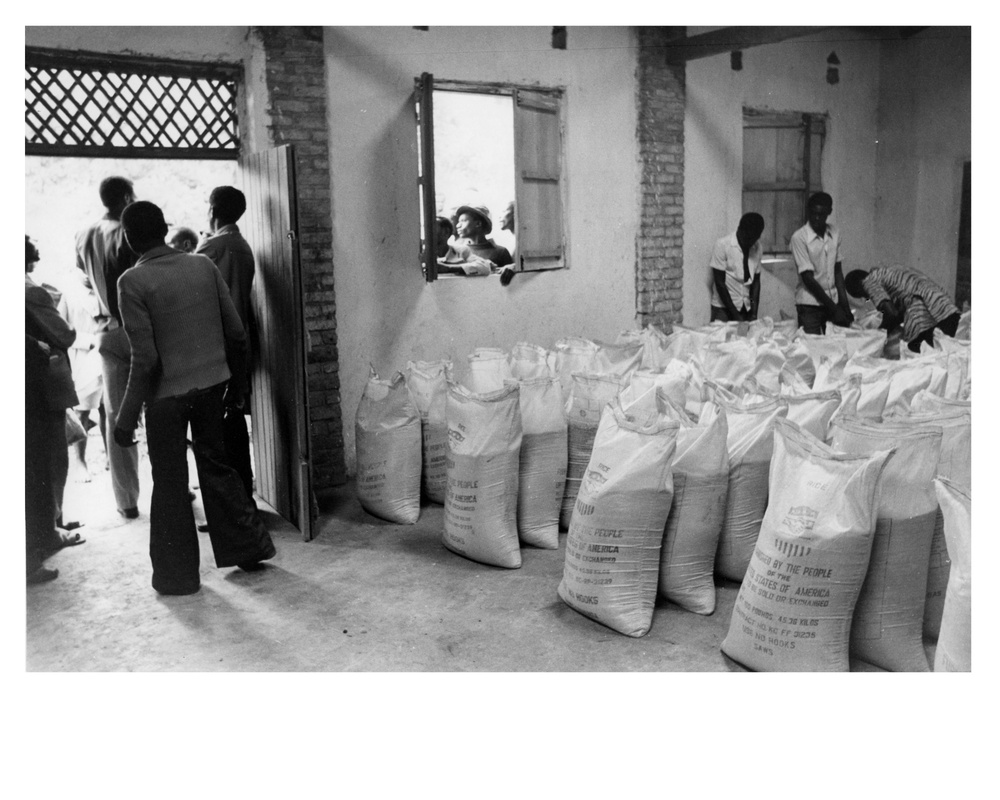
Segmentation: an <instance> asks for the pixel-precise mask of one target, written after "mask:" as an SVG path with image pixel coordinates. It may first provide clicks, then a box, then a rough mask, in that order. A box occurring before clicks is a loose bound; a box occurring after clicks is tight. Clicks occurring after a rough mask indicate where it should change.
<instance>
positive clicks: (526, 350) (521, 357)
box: [510, 342, 553, 381]
mask: <svg viewBox="0 0 1000 800" xmlns="http://www.w3.org/2000/svg"><path fill="white" fill-rule="evenodd" d="M548 359H549V351H548V350H546V349H545V348H544V347H539V346H538V345H537V344H530V343H529V342H518V343H517V344H516V345H514V348H513V349H512V350H511V351H510V372H511V375H512V376H513V377H514V380H517V381H528V380H531V379H532V378H549V377H552V375H553V372H552V368H551V367H550V366H549V360H548Z"/></svg>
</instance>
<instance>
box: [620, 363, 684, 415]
mask: <svg viewBox="0 0 1000 800" xmlns="http://www.w3.org/2000/svg"><path fill="white" fill-rule="evenodd" d="M692 377H693V370H692V368H691V366H690V365H689V364H685V363H684V362H683V361H678V360H677V359H671V360H670V361H668V362H667V364H666V366H664V367H657V368H651V369H646V368H643V369H637V370H636V371H635V372H633V373H632V374H631V375H630V376H629V383H628V386H629V387H631V390H632V393H633V395H634V396H635V397H641V396H642V395H644V394H646V392H648V391H649V390H650V389H659V390H660V391H661V392H662V393H663V394H664V395H666V396H667V397H669V398H670V399H671V401H672V402H674V403H675V404H677V405H679V406H682V407H685V406H686V405H687V401H688V390H689V388H690V387H691V385H692ZM698 400H699V405H701V402H702V400H701V397H700V396H699V398H698Z"/></svg>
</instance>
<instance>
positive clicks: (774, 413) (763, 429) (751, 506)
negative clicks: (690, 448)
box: [715, 397, 788, 581]
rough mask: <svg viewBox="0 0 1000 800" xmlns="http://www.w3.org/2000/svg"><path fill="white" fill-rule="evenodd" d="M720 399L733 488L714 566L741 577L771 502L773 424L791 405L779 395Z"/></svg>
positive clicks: (721, 572)
mask: <svg viewBox="0 0 1000 800" xmlns="http://www.w3.org/2000/svg"><path fill="white" fill-rule="evenodd" d="M716 402H717V403H718V404H719V405H720V406H722V409H723V411H724V412H725V415H726V423H727V425H728V431H727V437H726V449H727V451H728V453H729V489H728V493H727V498H726V513H725V517H724V519H723V523H722V531H721V533H720V535H719V549H718V551H717V553H716V558H715V571H716V572H717V573H718V574H719V575H721V576H722V577H724V578H728V579H729V580H733V581H741V580H743V576H744V575H745V574H746V569H747V565H748V564H749V563H750V557H751V555H752V554H753V549H754V545H755V544H756V542H757V535H758V534H759V533H760V525H761V520H762V519H763V518H764V510H765V508H766V507H767V487H768V469H769V467H770V463H771V452H772V449H773V444H774V423H775V421H776V420H777V419H779V418H783V417H785V416H787V414H788V405H787V404H786V403H785V402H784V401H783V399H781V398H771V399H769V400H765V401H763V402H758V403H754V402H744V401H742V400H735V401H734V400H732V399H724V398H721V397H717V400H716Z"/></svg>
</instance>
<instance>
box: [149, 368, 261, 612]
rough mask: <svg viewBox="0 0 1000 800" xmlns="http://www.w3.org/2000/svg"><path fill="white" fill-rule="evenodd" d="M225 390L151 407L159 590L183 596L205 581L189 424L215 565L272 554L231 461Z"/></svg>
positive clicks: (153, 548)
mask: <svg viewBox="0 0 1000 800" xmlns="http://www.w3.org/2000/svg"><path fill="white" fill-rule="evenodd" d="M225 388H226V384H225V383H221V384H218V385H216V386H213V387H211V388H209V389H199V390H197V391H194V392H189V393H188V394H185V395H180V396H176V397H166V398H163V399H160V400H154V401H152V402H150V403H147V405H146V442H147V444H148V446H149V460H150V463H151V465H152V469H153V495H152V500H151V507H150V523H149V557H150V560H151V561H152V563H153V588H154V589H156V590H157V591H158V592H163V593H168V594H184V593H190V592H194V591H196V590H197V589H198V586H199V585H200V578H199V560H200V559H199V550H198V533H197V531H196V530H195V522H194V512H193V511H192V509H191V501H190V499H189V496H188V470H187V448H186V434H187V429H188V425H189V424H190V426H191V439H192V447H191V449H192V451H193V452H194V457H195V464H196V465H197V469H198V481H199V485H200V487H201V493H202V499H203V501H204V504H205V518H206V520H207V522H208V530H209V537H210V538H211V541H212V550H213V552H214V554H215V564H216V566H218V567H232V566H235V565H237V564H246V563H253V562H256V561H259V560H262V559H264V558H270V557H271V556H273V555H274V544H273V543H272V541H271V537H270V535H269V534H268V532H267V529H266V528H265V527H264V524H263V522H262V521H261V520H260V518H259V516H258V514H257V510H256V508H255V507H254V505H253V503H252V502H250V500H249V499H248V498H247V495H246V492H245V491H244V489H243V482H242V481H241V480H240V476H239V475H238V474H237V473H236V470H235V469H233V468H232V467H231V466H230V465H229V463H228V462H227V461H226V448H225V445H224V443H223V434H222V424H223V423H222V418H223V396H224V394H225Z"/></svg>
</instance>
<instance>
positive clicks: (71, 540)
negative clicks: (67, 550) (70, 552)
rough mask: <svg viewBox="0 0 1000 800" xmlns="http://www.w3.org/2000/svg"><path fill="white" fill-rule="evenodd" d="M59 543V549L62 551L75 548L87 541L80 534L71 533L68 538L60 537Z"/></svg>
mask: <svg viewBox="0 0 1000 800" xmlns="http://www.w3.org/2000/svg"><path fill="white" fill-rule="evenodd" d="M59 541H60V542H61V544H60V545H59V549H60V550H62V549H63V548H64V547H76V546H77V545H78V544H83V543H84V542H86V541H87V540H86V539H84V538H83V537H82V536H81V535H80V534H78V533H73V534H70V535H68V536H60V537H59Z"/></svg>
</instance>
